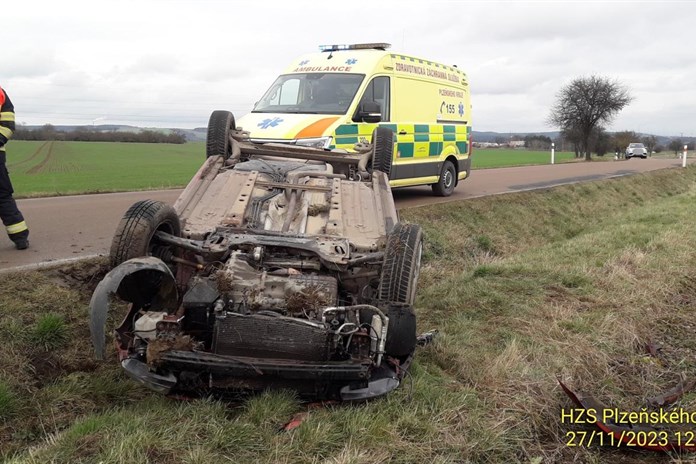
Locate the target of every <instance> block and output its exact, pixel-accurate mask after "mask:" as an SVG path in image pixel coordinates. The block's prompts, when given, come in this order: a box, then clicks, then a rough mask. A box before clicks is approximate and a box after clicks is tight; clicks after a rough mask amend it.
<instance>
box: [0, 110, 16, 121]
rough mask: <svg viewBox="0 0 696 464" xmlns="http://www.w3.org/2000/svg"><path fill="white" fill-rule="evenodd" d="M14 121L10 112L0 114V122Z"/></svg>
mask: <svg viewBox="0 0 696 464" xmlns="http://www.w3.org/2000/svg"><path fill="white" fill-rule="evenodd" d="M14 120H15V114H14V112H12V111H5V112H4V113H0V121H14Z"/></svg>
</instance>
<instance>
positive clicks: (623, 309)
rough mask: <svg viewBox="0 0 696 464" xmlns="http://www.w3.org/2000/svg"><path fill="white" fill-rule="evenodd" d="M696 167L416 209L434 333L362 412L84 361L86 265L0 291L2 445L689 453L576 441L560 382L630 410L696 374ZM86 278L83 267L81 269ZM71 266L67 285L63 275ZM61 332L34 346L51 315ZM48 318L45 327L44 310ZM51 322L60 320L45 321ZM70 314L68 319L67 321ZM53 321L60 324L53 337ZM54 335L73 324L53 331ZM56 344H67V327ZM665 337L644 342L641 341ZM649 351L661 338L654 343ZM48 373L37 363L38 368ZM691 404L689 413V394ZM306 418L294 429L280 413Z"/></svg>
mask: <svg viewBox="0 0 696 464" xmlns="http://www.w3.org/2000/svg"><path fill="white" fill-rule="evenodd" d="M695 181H696V169H695V168H689V169H686V170H671V171H664V172H656V173H651V174H647V175H640V176H634V177H631V178H623V179H617V180H611V181H603V182H598V183H593V184H588V185H583V186H567V187H561V188H557V189H553V190H550V191H548V192H529V193H523V194H514V195H505V196H499V197H496V198H481V199H477V200H472V201H467V202H460V203H449V204H445V205H438V206H433V207H429V208H427V209H413V210H410V211H405V212H404V213H403V216H404V217H405V218H406V219H408V220H410V221H413V222H419V223H421V224H423V226H424V229H425V233H426V263H425V266H424V268H423V270H422V273H421V279H422V280H421V285H420V291H419V299H418V305H417V306H418V313H419V314H418V315H419V326H420V328H421V329H422V330H423V331H425V330H430V329H433V328H436V329H438V330H439V332H440V336H439V338H438V339H437V342H436V343H434V344H432V345H430V346H428V347H426V348H424V349H420V350H419V352H418V356H417V361H416V363H415V364H414V365H413V368H412V370H411V374H412V375H411V377H410V378H409V379H408V380H407V382H405V385H403V387H402V388H401V389H399V390H398V391H396V392H395V393H394V394H392V395H390V396H389V397H387V398H384V399H382V400H379V401H374V402H372V403H369V404H366V405H340V406H339V405H333V406H326V407H323V408H314V407H309V406H307V405H303V404H301V403H299V402H298V401H297V400H296V399H295V397H294V396H293V395H292V394H291V393H289V392H275V393H271V392H268V393H264V394H262V395H259V396H256V397H253V398H251V399H250V400H248V401H246V402H244V403H240V404H226V403H220V402H216V401H210V400H200V401H192V402H186V403H184V402H177V401H173V400H168V399H165V398H160V397H158V396H157V395H154V394H150V393H148V392H147V391H145V390H143V389H142V388H140V387H138V386H137V385H136V384H135V383H133V382H131V381H130V380H128V379H127V378H125V376H124V375H123V373H122V372H120V370H119V368H118V367H117V366H116V363H115V362H114V360H111V361H110V362H108V363H104V364H97V363H95V362H93V361H92V360H91V352H90V350H89V349H88V347H89V344H88V343H89V342H88V336H87V333H88V332H87V327H86V305H87V298H88V297H89V293H90V292H89V288H90V287H91V288H93V286H92V284H90V285H86V286H82V285H81V284H80V285H77V284H79V283H80V282H83V281H84V280H85V279H87V276H89V275H90V272H79V271H77V272H71V273H70V275H72V276H74V277H71V278H70V279H72V280H71V284H70V285H66V284H65V282H66V277H65V276H56V275H55V274H53V275H51V274H45V273H44V274H41V273H29V274H22V275H16V276H9V277H8V279H7V280H5V281H4V283H6V285H4V286H3V287H2V290H0V308H2V309H0V311H2V313H1V314H2V318H0V336H2V337H3V338H4V339H5V340H6V349H5V350H4V351H2V352H0V374H2V377H1V378H2V379H4V380H3V381H2V382H0V404H3V403H2V402H3V401H4V402H5V404H10V405H11V406H10V409H9V410H11V411H12V413H11V414H6V415H0V453H2V454H0V456H5V457H6V458H8V459H9V460H10V462H22V463H23V462H32V463H33V462H35V463H43V462H58V463H61V462H70V463H73V462H85V463H89V462H100V461H101V462H110V463H111V462H115V463H118V462H124V463H125V462H167V463H170V462H171V463H198V462H268V463H271V462H273V463H275V462H280V463H283V462H307V463H372V462H409V463H410V462H413V463H416V462H418V463H420V462H433V463H463V462H475V463H478V462H481V463H499V462H500V463H508V462H524V463H542V462H548V463H555V462H563V463H565V462H581V463H592V462H607V463H614V462H618V463H622V462H623V463H637V462H688V460H687V457H679V456H665V455H660V454H654V453H648V452H636V451H632V450H611V449H608V450H606V449H603V450H600V449H598V448H592V449H585V448H569V447H566V446H565V444H564V438H563V437H564V434H565V432H566V431H568V430H571V429H574V427H575V426H570V425H568V424H561V422H560V412H561V409H562V408H568V407H570V402H569V400H568V399H567V397H566V396H565V395H564V394H563V393H562V392H561V391H560V389H559V387H558V385H557V382H556V377H557V376H559V377H561V378H563V379H564V380H565V381H567V382H568V383H569V384H570V385H572V386H573V387H574V388H576V389H579V390H583V391H586V392H590V393H592V394H593V395H595V396H596V397H597V398H598V399H600V400H602V401H603V402H605V403H608V404H610V405H612V406H616V407H620V408H622V409H625V410H638V409H639V408H640V407H642V406H644V405H645V400H646V398H648V397H650V396H654V395H656V394H659V393H661V392H663V391H665V390H667V389H668V388H669V387H671V386H673V385H675V384H676V383H677V381H678V380H679V379H680V378H681V377H682V376H685V377H687V378H694V377H696V362H695V360H696V356H695V355H696V338H695V337H694V336H693V334H694V325H695V324H696V323H694V322H693V312H694V309H696V284H694V282H695V281H696V266H695V265H696V253H695V252H694V250H695V249H696V236H695V235H694V234H693V232H692V231H693V230H696V214H695V213H696V187H695ZM83 271H84V270H83ZM58 277H60V278H58ZM48 313H51V314H56V315H60V316H61V318H62V319H61V320H62V321H64V325H65V327H66V328H67V335H68V336H67V338H66V339H65V340H62V341H58V340H56V337H50V336H49V339H50V340H53V341H55V342H56V343H59V345H60V348H59V349H57V350H53V351H50V352H46V350H45V347H42V346H41V344H37V343H36V338H35V336H34V335H32V334H35V333H36V332H35V331H36V327H37V324H38V322H39V321H40V319H41V316H42V315H44V314H48ZM44 324H46V323H44ZM48 325H50V326H51V327H53V326H54V325H55V324H48ZM58 325H60V324H58ZM48 332H49V333H53V332H55V330H53V329H51V330H48ZM58 332H60V330H58ZM57 338H58V339H61V337H57ZM648 346H652V347H659V349H658V350H657V352H656V354H651V353H650V351H651V350H648V349H647V348H646V347H648ZM653 351H654V350H653ZM42 366H43V367H42ZM678 406H681V407H683V408H685V409H686V410H696V393H695V392H689V393H687V394H686V395H685V396H684V397H683V398H682V399H681V401H680V403H679V404H678ZM297 413H305V414H306V419H305V421H304V423H303V424H302V425H301V426H300V427H299V428H297V429H295V430H294V431H292V432H281V431H280V428H281V426H282V425H283V424H284V423H285V422H287V421H288V420H289V419H290V418H291V417H292V416H293V415H295V414H297Z"/></svg>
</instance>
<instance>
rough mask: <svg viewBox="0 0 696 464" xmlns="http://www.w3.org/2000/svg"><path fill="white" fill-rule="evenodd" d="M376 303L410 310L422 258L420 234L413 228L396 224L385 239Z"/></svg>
mask: <svg viewBox="0 0 696 464" xmlns="http://www.w3.org/2000/svg"><path fill="white" fill-rule="evenodd" d="M384 254H385V256H384V263H383V266H382V274H381V276H380V281H379V289H378V299H379V301H382V302H388V303H405V304H408V305H411V306H413V304H414V302H415V300H416V286H417V284H418V276H419V274H420V263H421V256H422V254H423V232H422V230H421V228H420V226H418V225H416V224H401V223H399V224H397V225H396V226H395V227H394V229H392V231H391V233H390V234H389V236H388V237H387V247H386V250H385V252H384Z"/></svg>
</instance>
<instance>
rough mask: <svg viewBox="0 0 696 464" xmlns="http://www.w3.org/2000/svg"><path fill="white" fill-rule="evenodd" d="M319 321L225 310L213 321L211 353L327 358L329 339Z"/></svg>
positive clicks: (327, 333) (309, 359) (297, 358)
mask: <svg viewBox="0 0 696 464" xmlns="http://www.w3.org/2000/svg"><path fill="white" fill-rule="evenodd" d="M329 335H330V334H329V332H328V331H327V330H326V329H325V328H323V326H322V325H321V324H318V323H313V322H310V321H307V320H304V319H294V318H290V317H283V316H280V315H278V316H266V315H259V314H253V315H250V316H247V315H242V314H237V313H228V314H227V317H225V318H224V319H218V320H217V321H216V323H215V337H214V340H213V352H214V353H216V354H223V355H228V356H247V357H256V358H276V359H296V360H302V361H327V360H328V359H329V357H330V354H331V353H332V352H333V344H332V339H331V337H330V336H329Z"/></svg>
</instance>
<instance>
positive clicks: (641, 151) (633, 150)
mask: <svg viewBox="0 0 696 464" xmlns="http://www.w3.org/2000/svg"><path fill="white" fill-rule="evenodd" d="M635 156H640V157H641V158H643V159H645V158H647V157H648V150H647V149H646V148H645V145H643V144H642V143H631V144H629V145H628V147H627V148H626V159H631V158H633V157H635Z"/></svg>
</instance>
